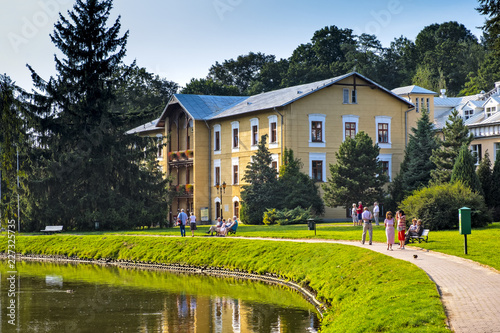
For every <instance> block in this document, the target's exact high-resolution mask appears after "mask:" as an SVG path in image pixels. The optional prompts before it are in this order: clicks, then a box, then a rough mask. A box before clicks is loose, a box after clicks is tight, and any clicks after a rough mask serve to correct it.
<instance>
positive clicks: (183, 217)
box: [177, 208, 188, 237]
mask: <svg viewBox="0 0 500 333" xmlns="http://www.w3.org/2000/svg"><path fill="white" fill-rule="evenodd" d="M187 219H188V216H187V215H186V213H184V208H183V209H181V212H180V213H179V215H177V220H178V221H179V227H180V228H181V237H186V223H187Z"/></svg>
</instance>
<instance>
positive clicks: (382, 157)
mask: <svg viewBox="0 0 500 333" xmlns="http://www.w3.org/2000/svg"><path fill="white" fill-rule="evenodd" d="M378 160H379V161H383V162H389V169H388V170H387V173H388V176H389V181H390V182H392V154H379V155H378Z"/></svg>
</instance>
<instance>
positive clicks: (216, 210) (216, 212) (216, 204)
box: [215, 201, 221, 219]
mask: <svg viewBox="0 0 500 333" xmlns="http://www.w3.org/2000/svg"><path fill="white" fill-rule="evenodd" d="M220 213H221V210H220V201H217V202H216V203H215V219H218V218H219V217H220Z"/></svg>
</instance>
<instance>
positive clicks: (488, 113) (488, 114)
mask: <svg viewBox="0 0 500 333" xmlns="http://www.w3.org/2000/svg"><path fill="white" fill-rule="evenodd" d="M495 112H497V107H496V106H492V107H489V108H486V118H488V117H491V116H492V115H493V114H495Z"/></svg>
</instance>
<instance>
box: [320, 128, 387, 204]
mask: <svg viewBox="0 0 500 333" xmlns="http://www.w3.org/2000/svg"><path fill="white" fill-rule="evenodd" d="M379 152H380V148H379V147H378V145H377V144H375V145H374V144H373V141H372V139H371V138H370V137H369V136H368V134H366V133H365V132H363V131H361V132H359V133H358V134H356V136H355V137H354V139H351V138H346V140H345V141H344V142H343V143H342V144H341V145H340V147H339V151H338V152H336V153H335V157H336V160H337V163H336V164H330V174H331V176H330V177H329V178H328V180H327V182H326V183H325V184H323V186H322V187H323V190H324V191H325V192H324V196H323V200H324V201H325V204H326V205H327V206H329V207H344V208H346V209H349V208H351V207H352V203H353V202H358V201H362V202H363V203H373V202H375V201H379V202H380V201H381V200H382V198H383V189H382V187H383V186H384V184H385V183H386V182H387V181H388V179H389V177H388V176H387V175H386V174H384V172H383V166H382V162H381V161H379V160H378V155H379Z"/></svg>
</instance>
